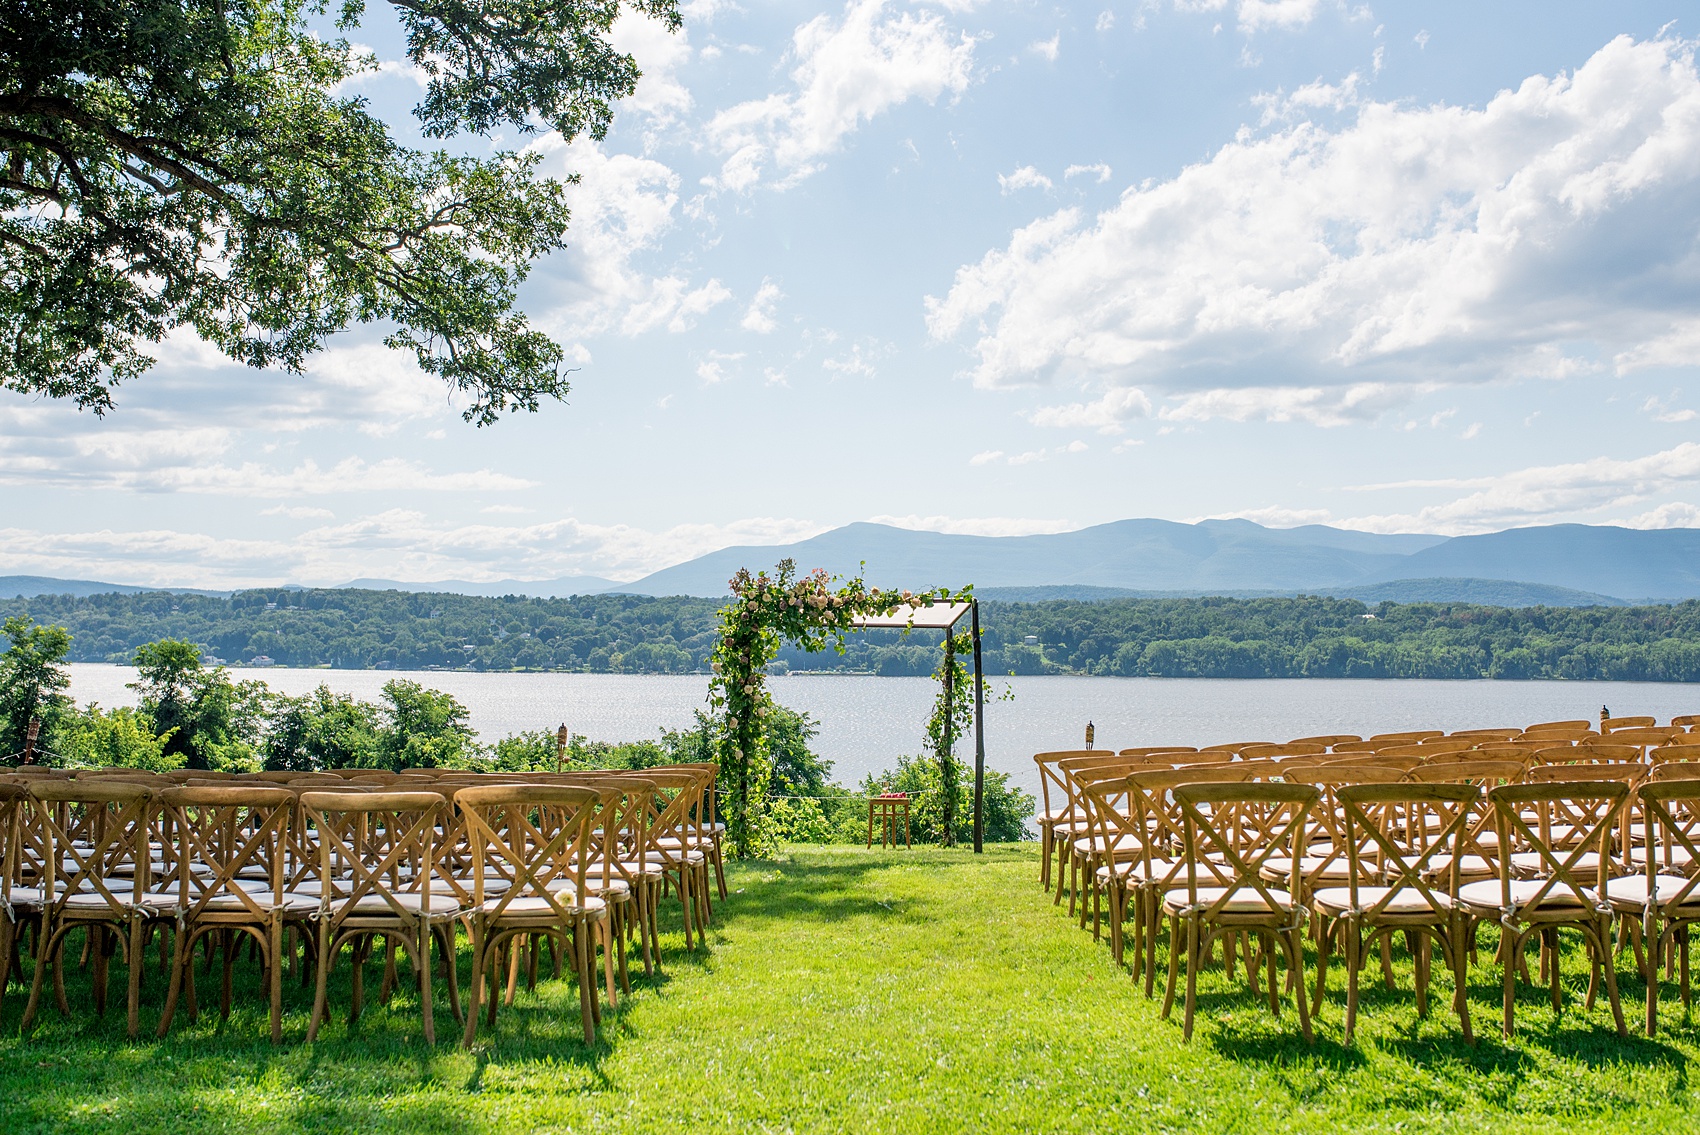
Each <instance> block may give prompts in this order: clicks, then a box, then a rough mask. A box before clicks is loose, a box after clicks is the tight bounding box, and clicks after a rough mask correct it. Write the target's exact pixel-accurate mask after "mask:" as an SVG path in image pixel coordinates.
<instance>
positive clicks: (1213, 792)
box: [1040, 725, 1700, 1042]
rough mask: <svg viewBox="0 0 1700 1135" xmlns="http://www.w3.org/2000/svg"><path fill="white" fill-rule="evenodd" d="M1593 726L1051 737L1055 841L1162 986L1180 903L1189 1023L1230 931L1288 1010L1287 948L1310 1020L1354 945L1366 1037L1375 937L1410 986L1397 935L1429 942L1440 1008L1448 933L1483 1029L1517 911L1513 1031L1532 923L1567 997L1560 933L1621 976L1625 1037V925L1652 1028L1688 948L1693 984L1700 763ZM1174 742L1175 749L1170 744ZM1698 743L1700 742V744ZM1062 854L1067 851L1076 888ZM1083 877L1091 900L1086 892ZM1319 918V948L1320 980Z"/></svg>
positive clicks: (1174, 962) (1388, 975)
mask: <svg viewBox="0 0 1700 1135" xmlns="http://www.w3.org/2000/svg"><path fill="white" fill-rule="evenodd" d="M1632 728H1637V729H1642V728H1645V726H1641V725H1637V726H1634V727H1632ZM1517 732H1518V733H1519V734H1521V733H1525V732H1531V731H1527V730H1525V731H1517ZM1578 732H1580V731H1578ZM1614 732H1616V731H1614ZM1588 733H1589V734H1591V736H1588V737H1582V736H1578V737H1576V738H1574V741H1575V742H1577V743H1575V744H1571V745H1567V746H1562V748H1564V749H1567V750H1568V751H1569V759H1564V758H1565V754H1563V753H1560V752H1557V751H1555V750H1558V749H1559V748H1561V746H1556V745H1553V744H1551V743H1550V742H1551V740H1552V738H1551V737H1546V738H1544V739H1543V740H1545V741H1546V742H1548V743H1546V744H1543V745H1541V746H1538V747H1537V746H1529V747H1526V748H1525V749H1517V750H1510V751H1501V752H1497V753H1495V752H1483V751H1481V750H1477V749H1452V750H1451V751H1449V752H1446V753H1444V754H1442V753H1441V752H1440V751H1438V750H1437V751H1435V752H1431V753H1429V754H1425V755H1422V756H1420V757H1417V758H1416V759H1414V760H1413V759H1408V758H1410V757H1412V756H1413V755H1412V754H1408V753H1399V752H1397V750H1398V749H1401V748H1406V747H1408V746H1404V745H1400V746H1393V745H1386V746H1383V747H1382V748H1381V749H1380V750H1377V754H1378V755H1384V756H1385V757H1387V758H1389V759H1385V760H1371V759H1370V758H1369V757H1368V756H1359V755H1357V754H1355V753H1354V750H1352V749H1346V750H1344V751H1343V752H1342V751H1341V750H1340V749H1339V748H1338V746H1341V745H1349V744H1351V743H1352V742H1351V740H1350V739H1344V738H1330V739H1327V741H1326V743H1325V744H1324V747H1323V749H1321V750H1319V751H1305V752H1296V753H1284V754H1277V755H1275V756H1273V757H1271V756H1258V755H1256V754H1257V752H1258V751H1257V750H1256V749H1253V750H1252V753H1251V754H1249V755H1248V754H1244V750H1243V749H1240V750H1236V751H1235V752H1234V753H1232V754H1230V755H1229V757H1228V758H1226V759H1212V758H1208V757H1207V758H1206V759H1205V760H1202V761H1189V760H1187V759H1186V758H1187V757H1189V756H1195V755H1197V754H1196V751H1194V752H1192V753H1190V754H1177V753H1174V751H1173V750H1146V751H1126V750H1124V751H1123V753H1118V754H1105V753H1101V752H1100V753H1094V754H1091V755H1087V754H1084V753H1073V754H1068V755H1063V754H1041V757H1040V767H1041V769H1042V770H1044V769H1046V767H1047V764H1048V765H1050V766H1051V770H1052V771H1053V772H1054V774H1055V776H1056V778H1057V779H1056V780H1055V781H1054V782H1053V783H1057V784H1061V785H1062V786H1063V789H1064V791H1065V793H1066V796H1065V800H1066V804H1065V807H1064V808H1062V809H1059V810H1058V812H1060V814H1061V816H1062V817H1063V818H1064V819H1065V820H1066V821H1067V826H1066V827H1065V828H1054V829H1053V831H1052V833H1051V842H1052V843H1056V844H1066V850H1064V851H1063V853H1062V854H1063V856H1064V857H1066V858H1067V859H1068V861H1069V863H1070V871H1069V874H1070V876H1071V877H1073V878H1074V879H1075V880H1077V881H1079V882H1080V885H1081V886H1083V887H1084V888H1085V891H1086V895H1082V896H1079V897H1080V902H1079V908H1078V916H1079V918H1080V920H1081V923H1082V925H1084V924H1085V922H1086V920H1087V918H1088V909H1087V908H1088V902H1087V901H1086V899H1087V897H1089V898H1090V907H1091V913H1090V918H1091V921H1092V924H1093V930H1094V933H1095V934H1097V933H1098V932H1099V929H1100V921H1101V912H1102V911H1103V910H1105V909H1107V913H1108V920H1107V921H1108V927H1109V943H1110V948H1111V951H1112V953H1113V955H1114V956H1115V957H1116V959H1117V961H1118V962H1126V963H1127V964H1128V965H1129V968H1130V970H1131V971H1132V973H1133V976H1134V978H1135V979H1136V980H1138V979H1139V978H1141V977H1142V976H1143V979H1144V984H1145V991H1146V993H1147V995H1148V996H1151V995H1153V993H1154V984H1155V980H1156V977H1157V974H1158V972H1159V965H1158V949H1159V939H1160V937H1161V936H1162V930H1163V924H1164V922H1165V920H1166V921H1167V924H1168V927H1167V928H1168V935H1167V938H1168V943H1167V945H1168V966H1167V987H1166V993H1165V999H1164V1007H1163V1013H1164V1015H1165V1016H1167V1015H1168V1013H1169V1011H1170V1009H1171V1007H1172V1005H1173V1002H1174V1000H1175V998H1176V996H1177V983H1178V981H1179V978H1180V975H1182V974H1184V975H1185V979H1186V981H1185V1005H1186V1009H1185V1018H1186V1020H1185V1032H1186V1035H1187V1036H1188V1037H1190V1035H1191V1031H1192V1021H1193V1015H1194V1009H1195V1005H1196V985H1197V977H1198V973H1199V971H1200V969H1201V967H1202V966H1203V965H1205V964H1206V962H1207V960H1208V959H1210V958H1211V956H1212V950H1214V949H1216V948H1218V947H1219V948H1220V949H1221V951H1222V959H1223V963H1224V965H1225V966H1226V967H1227V969H1228V971H1229V973H1230V975H1231V974H1232V972H1233V970H1234V968H1235V965H1236V954H1237V955H1239V956H1241V957H1243V958H1244V961H1245V964H1246V967H1247V974H1248V977H1249V978H1250V980H1251V982H1252V984H1253V988H1254V989H1256V987H1257V985H1258V982H1259V977H1258V970H1259V969H1263V970H1266V971H1267V976H1266V980H1267V994H1268V997H1269V1002H1270V1007H1271V1009H1272V1010H1274V1011H1276V1012H1278V1011H1279V988H1280V985H1279V984H1278V979H1277V975H1276V966H1277V961H1278V960H1280V961H1282V962H1284V964H1285V968H1286V974H1287V976H1286V979H1285V982H1286V986H1287V989H1288V990H1289V992H1291V993H1292V994H1293V996H1294V999H1295V1002H1296V1005H1297V1009H1298V1013H1299V1017H1300V1022H1301V1028H1302V1030H1303V1031H1304V1033H1305V1035H1306V1037H1307V1039H1308V1038H1309V1036H1310V1035H1311V1027H1310V1017H1311V1015H1312V1014H1314V1013H1316V1012H1320V1011H1321V1009H1322V1006H1323V1000H1324V991H1325V989H1326V983H1327V970H1328V966H1329V963H1330V961H1331V959H1332V957H1333V955H1334V952H1335V951H1336V949H1338V950H1339V951H1340V953H1341V954H1342V956H1343V963H1344V968H1345V970H1346V973H1347V979H1346V980H1347V996H1346V1037H1347V1040H1348V1042H1349V1041H1350V1039H1351V1036H1352V1033H1353V1030H1354V1028H1355V1023H1356V1017H1357V1011H1358V983H1359V977H1360V975H1361V973H1362V972H1363V970H1364V969H1365V966H1366V964H1367V959H1368V957H1369V953H1368V949H1369V947H1371V946H1373V945H1375V944H1376V942H1377V941H1379V944H1380V948H1381V967H1382V971H1383V975H1384V978H1385V980H1386V981H1387V982H1388V983H1389V986H1391V984H1392V980H1393V978H1392V967H1391V944H1392V941H1393V940H1394V938H1395V936H1396V935H1398V936H1404V937H1405V939H1406V940H1407V942H1409V943H1410V945H1411V954H1412V958H1413V963H1414V967H1415V973H1414V979H1415V985H1416V991H1417V1008H1418V1011H1419V1012H1420V1013H1425V1014H1426V1012H1427V1008H1428V1006H1427V986H1428V978H1429V973H1430V970H1431V969H1432V964H1433V958H1434V955H1435V954H1436V952H1438V954H1439V957H1440V960H1441V962H1442V964H1443V965H1444V966H1445V967H1446V968H1448V969H1449V970H1451V971H1452V972H1453V975H1454V989H1455V996H1454V1000H1453V1008H1454V1010H1455V1011H1456V1012H1457V1014H1458V1017H1459V1020H1460V1023H1461V1026H1462V1028H1463V1030H1464V1032H1465V1034H1466V1036H1468V1035H1469V1034H1470V1022H1469V1012H1468V1005H1467V1002H1466V1000H1465V998H1464V989H1465V985H1466V980H1467V974H1468V965H1469V962H1470V960H1471V958H1473V956H1474V953H1475V941H1476V935H1477V931H1478V929H1479V927H1480V926H1481V925H1482V924H1483V923H1494V924H1496V925H1498V926H1499V927H1500V929H1501V940H1500V946H1499V949H1498V953H1497V954H1496V959H1497V961H1498V963H1499V964H1500V966H1501V968H1502V976H1503V987H1504V988H1503V1001H1504V1004H1503V1010H1504V1019H1503V1029H1504V1031H1505V1033H1506V1035H1510V1033H1511V1030H1512V1028H1513V1005H1514V1000H1515V982H1516V979H1517V977H1518V976H1519V975H1522V976H1523V977H1524V978H1527V976H1528V969H1527V963H1526V960H1525V953H1526V946H1527V944H1528V942H1529V941H1530V940H1531V938H1533V939H1534V940H1536V941H1538V942H1539V943H1540V963H1541V976H1542V978H1543V979H1544V980H1546V981H1548V982H1549V984H1550V987H1551V992H1552V997H1553V1003H1554V1006H1555V1008H1557V1006H1558V1005H1559V1000H1560V999H1559V933H1560V931H1562V930H1573V931H1577V932H1579V933H1580V935H1581V937H1582V939H1583V942H1584V945H1585V948H1586V953H1587V956H1588V958H1589V965H1590V970H1591V972H1590V983H1589V990H1588V1003H1589V1005H1590V1006H1591V1005H1592V1004H1593V1002H1594V999H1595V997H1596V996H1597V994H1598V993H1599V992H1600V991H1601V990H1602V989H1603V990H1604V991H1605V993H1606V995H1607V997H1608V999H1609V1001H1610V1003H1611V1008H1612V1011H1613V1014H1614V1017H1615V1019H1616V1023H1617V1027H1618V1030H1619V1032H1620V1034H1621V1033H1622V1032H1623V1030H1624V1024H1623V1016H1622V1012H1621V1008H1620V1006H1619V1002H1618V996H1617V981H1616V970H1615V966H1614V955H1615V953H1616V952H1617V950H1618V949H1620V948H1622V947H1623V946H1624V945H1625V943H1626V942H1627V943H1628V944H1629V945H1631V946H1633V948H1634V950H1635V957H1636V965H1637V967H1638V968H1639V969H1640V971H1641V974H1642V977H1643V978H1644V979H1645V981H1646V988H1647V997H1646V1028H1647V1030H1648V1033H1649V1035H1651V1033H1652V1032H1653V1030H1654V1029H1655V1024H1656V1016H1657V1001H1658V991H1659V969H1660V967H1661V966H1662V967H1663V968H1664V970H1665V973H1666V975H1667V977H1668V976H1670V975H1671V974H1672V973H1673V971H1674V968H1675V967H1676V965H1677V962H1678V960H1679V959H1680V968H1681V994H1682V998H1683V1001H1684V1004H1685V1005H1686V1004H1687V1003H1688V1001H1689V987H1688V957H1687V942H1688V929H1689V927H1690V926H1691V925H1692V923H1693V922H1694V921H1695V920H1700V874H1697V873H1696V867H1697V866H1700V854H1697V853H1696V848H1695V840H1696V839H1697V838H1700V763H1696V762H1695V761H1694V760H1693V759H1692V758H1690V759H1687V760H1684V759H1678V755H1676V754H1673V753H1670V752H1668V750H1672V749H1675V748H1678V746H1673V745H1671V744H1670V742H1671V740H1672V736H1671V735H1670V734H1668V733H1667V735H1665V736H1664V737H1661V738H1657V739H1653V738H1647V739H1644V740H1643V739H1640V738H1637V741H1638V742H1639V744H1637V745H1636V746H1635V747H1634V748H1632V749H1627V751H1625V750H1626V748H1627V745H1626V744H1624V745H1617V744H1613V743H1612V742H1607V741H1605V740H1604V739H1603V737H1601V735H1599V734H1594V733H1593V731H1592V730H1589V731H1588ZM1513 739H1514V738H1512V737H1494V738H1490V739H1489V740H1488V742H1481V741H1476V742H1473V744H1477V745H1479V744H1484V743H1497V744H1500V745H1503V744H1504V743H1506V742H1509V741H1511V740H1513ZM1398 740H1400V741H1409V740H1410V739H1409V738H1398ZM1616 740H1617V737H1615V736H1614V737H1613V741H1616ZM1315 743H1316V742H1315V741H1311V742H1308V743H1307V744H1315ZM1589 750H1592V751H1589ZM1661 750H1665V752H1662V753H1661ZM1164 753H1166V754H1168V755H1169V756H1171V757H1172V759H1171V760H1160V759H1153V758H1156V757H1158V756H1159V755H1161V754H1164ZM1693 753H1694V756H1695V757H1700V749H1696V750H1694V751H1693ZM1124 754H1125V755H1124ZM1247 756H1249V759H1247ZM1330 757H1335V758H1337V759H1333V760H1329V759H1328V758H1330ZM1316 758H1323V759H1316ZM1636 758H1639V759H1636ZM1050 803H1051V802H1050V801H1047V810H1050ZM1050 865H1051V857H1050V856H1049V855H1048V854H1047V856H1046V867H1047V869H1049V868H1050ZM1061 868H1062V860H1061V859H1059V860H1058V861H1057V864H1056V883H1057V895H1056V899H1055V900H1054V901H1059V902H1060V897H1061V894H1062V892H1063V890H1064V889H1065V888H1064V885H1063V881H1062V869H1061ZM1042 881H1043V882H1045V883H1046V885H1047V886H1048V885H1050V880H1049V879H1048V878H1045V879H1042ZM1067 889H1068V890H1069V892H1070V896H1071V899H1070V901H1071V909H1072V908H1073V906H1074V904H1075V901H1076V897H1077V896H1076V894H1075V889H1074V887H1072V886H1071V887H1068V888H1067ZM1614 930H1615V934H1616V936H1615V938H1614ZM1129 931H1131V933H1130V934H1129V933H1128V932H1129ZM1307 933H1308V934H1309V935H1311V936H1312V938H1313V939H1314V941H1315V944H1316V947H1317V959H1318V960H1317V965H1316V973H1315V979H1314V986H1313V990H1312V991H1311V992H1310V993H1308V994H1307V993H1306V989H1305V987H1306V985H1307V982H1306V981H1305V980H1304V974H1303V968H1304V967H1303V961H1302V958H1303V953H1302V949H1303V940H1304V936H1305V934H1307ZM1129 937H1131V943H1129V942H1128V941H1127V939H1128V938H1129ZM1129 944H1131V950H1128V949H1126V947H1127V946H1128V945H1129Z"/></svg>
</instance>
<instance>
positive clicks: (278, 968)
mask: <svg viewBox="0 0 1700 1135" xmlns="http://www.w3.org/2000/svg"><path fill="white" fill-rule="evenodd" d="M265 953H266V955H267V956H266V959H265V963H266V970H267V971H268V972H267V976H268V977H270V979H271V980H270V981H269V982H268V983H267V984H268V985H270V987H271V989H270V992H271V1000H272V1043H273V1044H282V1043H283V919H282V918H281V917H279V916H277V915H275V914H274V915H273V916H272V920H271V925H270V926H268V927H266V943H265Z"/></svg>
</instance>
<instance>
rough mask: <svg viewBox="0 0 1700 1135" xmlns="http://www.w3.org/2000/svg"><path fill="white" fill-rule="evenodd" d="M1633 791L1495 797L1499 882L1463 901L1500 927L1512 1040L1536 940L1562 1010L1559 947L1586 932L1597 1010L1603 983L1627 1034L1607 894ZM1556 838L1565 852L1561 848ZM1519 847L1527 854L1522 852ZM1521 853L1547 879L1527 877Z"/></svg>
mask: <svg viewBox="0 0 1700 1135" xmlns="http://www.w3.org/2000/svg"><path fill="white" fill-rule="evenodd" d="M1629 791H1630V790H1629V785H1627V784H1625V783H1623V782H1622V781H1618V780H1592V781H1555V782H1552V783H1547V784H1505V785H1500V786H1499V787H1497V788H1494V789H1491V790H1489V792H1488V801H1489V803H1490V804H1491V806H1492V808H1493V814H1494V826H1495V828H1496V830H1497V834H1498V842H1497V846H1496V847H1495V848H1493V849H1492V851H1493V857H1494V859H1495V860H1496V862H1497V875H1498V878H1496V879H1493V880H1483V881H1480V882H1474V883H1465V884H1463V885H1462V886H1460V887H1459V888H1458V898H1459V902H1460V903H1461V905H1462V906H1463V908H1464V910H1465V911H1466V912H1467V913H1468V914H1470V915H1471V916H1472V917H1474V918H1476V919H1480V920H1483V921H1486V920H1489V919H1492V920H1493V921H1496V922H1498V923H1499V926H1500V950H1499V964H1500V966H1501V969H1502V971H1503V978H1504V991H1503V1011H1504V1021H1503V1030H1504V1033H1505V1035H1506V1036H1507V1037H1509V1036H1511V1035H1512V1033H1513V1031H1514V1028H1515V1019H1514V1012H1515V1006H1516V992H1517V988H1516V985H1517V974H1518V972H1519V971H1520V970H1521V969H1522V968H1523V952H1524V948H1525V946H1526V944H1527V942H1528V939H1529V937H1530V936H1531V935H1535V934H1539V935H1540V936H1541V940H1542V961H1543V962H1544V963H1546V966H1547V977H1548V979H1549V983H1550V987H1551V997H1552V1005H1553V1009H1554V1010H1555V1011H1556V1010H1557V1009H1558V1008H1559V1007H1560V1005H1561V1003H1562V998H1561V991H1560V984H1559V959H1560V957H1561V951H1560V950H1559V949H1558V948H1557V947H1558V934H1559V932H1560V931H1561V930H1564V929H1574V930H1576V931H1578V932H1580V933H1581V935H1582V938H1583V941H1584V943H1585V944H1586V946H1587V950H1588V954H1589V957H1590V965H1591V969H1590V974H1589V982H1588V997H1587V1004H1588V1006H1589V1007H1590V1008H1591V1007H1592V1006H1593V1004H1594V1000H1595V998H1596V996H1597V994H1598V990H1599V985H1600V979H1601V977H1602V975H1603V977H1604V980H1605V987H1606V992H1607V996H1608V997H1609V999H1610V1002H1611V1009H1612V1016H1613V1018H1614V1019H1615V1021H1616V1024H1617V1031H1618V1035H1619V1036H1623V1035H1625V1030H1624V1025H1623V1009H1622V1006H1621V1005H1620V1004H1619V1003H1618V996H1617V970H1616V967H1615V963H1614V959H1613V953H1614V947H1613V942H1612V933H1611V929H1612V910H1611V906H1610V904H1609V902H1608V901H1607V900H1606V898H1605V890H1606V882H1607V880H1608V879H1609V878H1610V877H1611V874H1612V871H1611V863H1612V859H1611V847H1612V843H1613V840H1614V838H1615V834H1616V828H1617V825H1618V824H1619V823H1620V821H1621V819H1622V816H1623V811H1624V807H1625V805H1626V804H1627V802H1628V800H1629ZM1555 831H1556V833H1557V834H1558V835H1559V836H1560V837H1561V839H1562V840H1563V841H1564V842H1563V844H1562V845H1555V841H1554V839H1553V838H1552V837H1553V834H1554V833H1555ZM1517 847H1521V848H1524V849H1526V850H1525V851H1524V852H1522V853H1519V852H1515V851H1514V850H1513V849H1514V848H1517ZM1518 854H1524V855H1533V856H1535V857H1536V859H1537V860H1538V862H1539V868H1540V870H1539V871H1538V872H1535V871H1530V870H1528V869H1527V867H1526V866H1525V867H1524V868H1522V869H1519V868H1518V867H1517V866H1516V857H1517V855H1518ZM1527 862H1528V861H1527V860H1525V861H1524V863H1525V864H1527Z"/></svg>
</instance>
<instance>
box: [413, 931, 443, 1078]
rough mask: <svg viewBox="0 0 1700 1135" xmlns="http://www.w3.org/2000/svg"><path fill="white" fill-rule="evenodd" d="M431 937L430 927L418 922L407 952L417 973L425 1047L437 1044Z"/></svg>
mask: <svg viewBox="0 0 1700 1135" xmlns="http://www.w3.org/2000/svg"><path fill="white" fill-rule="evenodd" d="M431 937H432V935H431V927H430V926H429V925H428V924H427V923H426V922H425V921H424V920H423V919H422V920H420V923H419V925H418V926H417V927H415V928H414V931H413V940H412V949H411V950H409V951H408V952H409V953H410V954H411V955H412V957H413V965H414V968H415V969H417V970H418V971H419V1013H420V1017H421V1018H422V1020H421V1025H420V1027H421V1028H422V1029H423V1030H424V1034H425V1044H426V1046H427V1047H433V1046H435V1045H436V1043H437V1018H436V1013H435V1010H434V1008H433V1006H432V1005H431Z"/></svg>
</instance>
